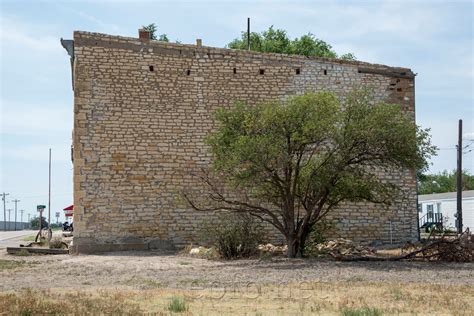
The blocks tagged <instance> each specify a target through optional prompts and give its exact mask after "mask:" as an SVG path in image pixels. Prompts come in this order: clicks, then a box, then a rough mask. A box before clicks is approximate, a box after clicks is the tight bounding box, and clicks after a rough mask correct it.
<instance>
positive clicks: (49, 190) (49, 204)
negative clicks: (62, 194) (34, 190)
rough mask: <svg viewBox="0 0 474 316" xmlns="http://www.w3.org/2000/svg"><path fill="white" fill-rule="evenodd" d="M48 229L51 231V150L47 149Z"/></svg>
mask: <svg viewBox="0 0 474 316" xmlns="http://www.w3.org/2000/svg"><path fill="white" fill-rule="evenodd" d="M48 229H51V148H50V149H49V184H48Z"/></svg>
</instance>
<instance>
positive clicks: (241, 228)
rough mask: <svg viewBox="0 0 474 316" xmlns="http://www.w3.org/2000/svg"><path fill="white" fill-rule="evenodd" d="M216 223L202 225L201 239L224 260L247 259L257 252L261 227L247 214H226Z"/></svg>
mask: <svg viewBox="0 0 474 316" xmlns="http://www.w3.org/2000/svg"><path fill="white" fill-rule="evenodd" d="M218 220H219V221H218V223H217V224H216V223H207V224H205V225H204V230H203V237H204V239H205V240H206V241H207V242H209V243H211V244H212V245H213V246H214V247H215V248H216V249H217V252H218V253H219V255H220V256H221V257H222V258H224V259H236V258H244V257H249V256H251V255H253V254H255V253H256V252H257V250H258V245H259V244H260V243H261V242H262V240H263V236H264V234H263V231H262V227H261V226H260V225H258V223H257V222H256V220H255V218H254V217H252V216H250V215H247V214H233V213H226V214H222V215H220V216H218Z"/></svg>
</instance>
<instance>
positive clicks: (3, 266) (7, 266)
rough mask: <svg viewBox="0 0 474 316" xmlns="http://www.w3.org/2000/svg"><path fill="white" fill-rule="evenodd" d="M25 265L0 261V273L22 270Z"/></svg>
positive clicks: (23, 262) (13, 261) (19, 262)
mask: <svg viewBox="0 0 474 316" xmlns="http://www.w3.org/2000/svg"><path fill="white" fill-rule="evenodd" d="M25 265H27V264H26V262H25V261H20V260H4V259H0V271H4V270H10V269H17V268H22V267H24V266H25Z"/></svg>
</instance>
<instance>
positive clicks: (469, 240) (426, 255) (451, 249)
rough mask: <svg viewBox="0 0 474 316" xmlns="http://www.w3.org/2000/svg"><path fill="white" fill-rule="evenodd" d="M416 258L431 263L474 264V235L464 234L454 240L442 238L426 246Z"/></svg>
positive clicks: (467, 232)
mask: <svg viewBox="0 0 474 316" xmlns="http://www.w3.org/2000/svg"><path fill="white" fill-rule="evenodd" d="M415 258H422V259H428V260H430V261H448V262H473V261H474V235H472V234H471V233H470V232H469V231H466V232H464V233H463V234H461V235H460V236H459V237H457V238H454V239H448V238H441V239H439V240H435V241H433V242H432V243H431V244H428V246H425V247H424V248H423V249H421V251H420V250H419V252H418V253H417V254H416V256H415Z"/></svg>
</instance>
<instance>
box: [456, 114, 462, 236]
mask: <svg viewBox="0 0 474 316" xmlns="http://www.w3.org/2000/svg"><path fill="white" fill-rule="evenodd" d="M457 151H458V168H457V184H456V191H457V192H456V193H457V194H456V197H457V213H456V215H457V221H458V225H457V229H458V234H462V120H459V127H458V150H457Z"/></svg>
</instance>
